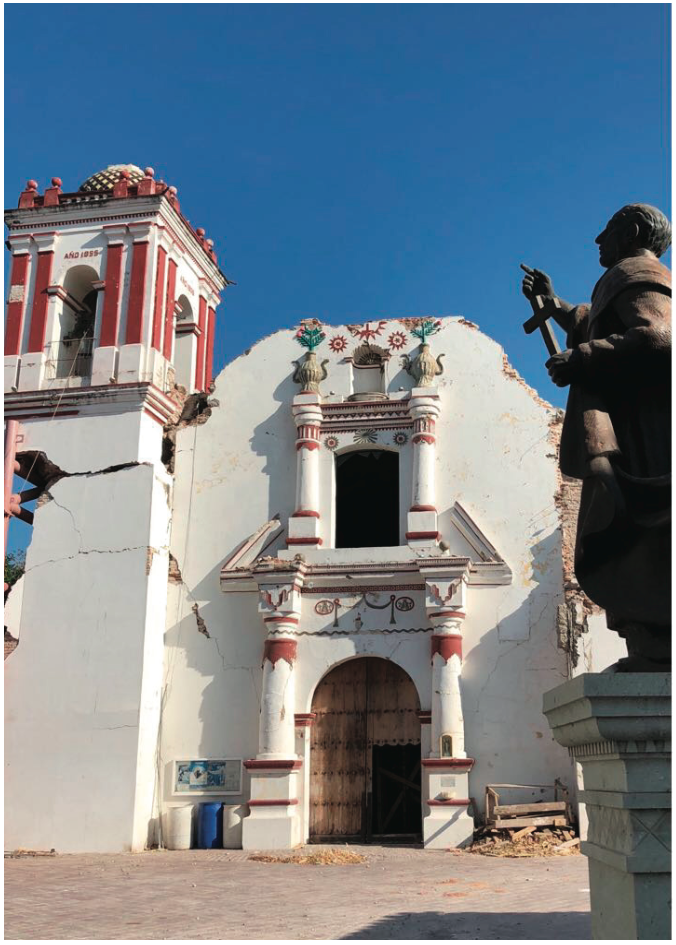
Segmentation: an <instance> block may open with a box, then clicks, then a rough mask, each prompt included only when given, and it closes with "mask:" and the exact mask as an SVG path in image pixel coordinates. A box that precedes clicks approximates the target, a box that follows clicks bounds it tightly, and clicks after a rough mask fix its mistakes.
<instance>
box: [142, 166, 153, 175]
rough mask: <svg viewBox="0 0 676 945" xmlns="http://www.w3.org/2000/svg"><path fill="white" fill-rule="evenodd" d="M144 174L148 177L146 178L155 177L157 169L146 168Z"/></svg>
mask: <svg viewBox="0 0 676 945" xmlns="http://www.w3.org/2000/svg"><path fill="white" fill-rule="evenodd" d="M143 173H144V174H145V175H146V177H154V176H155V169H154V168H153V167H146V168H145V169H144V171H143Z"/></svg>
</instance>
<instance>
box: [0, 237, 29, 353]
mask: <svg viewBox="0 0 676 945" xmlns="http://www.w3.org/2000/svg"><path fill="white" fill-rule="evenodd" d="M29 260H30V256H29V255H28V253H22V254H21V255H20V256H12V272H11V275H10V277H9V301H8V302H7V326H6V329H5V354H19V353H20V352H21V331H22V329H23V313H24V307H25V305H26V295H27V291H28V289H27V281H28V262H29Z"/></svg>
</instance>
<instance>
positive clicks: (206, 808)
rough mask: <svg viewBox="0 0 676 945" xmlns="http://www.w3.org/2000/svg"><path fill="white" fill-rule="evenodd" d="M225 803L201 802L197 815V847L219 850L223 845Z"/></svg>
mask: <svg viewBox="0 0 676 945" xmlns="http://www.w3.org/2000/svg"><path fill="white" fill-rule="evenodd" d="M222 808H223V804H221V803H219V804H200V808H199V813H198V817H197V848H198V849H199V850H217V849H222V847H223V811H222Z"/></svg>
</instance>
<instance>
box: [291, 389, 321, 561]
mask: <svg viewBox="0 0 676 945" xmlns="http://www.w3.org/2000/svg"><path fill="white" fill-rule="evenodd" d="M321 404H322V399H321V395H320V394H318V393H301V394H297V395H296V396H295V397H294V398H293V406H292V408H291V410H292V413H293V419H294V421H295V423H296V428H297V434H296V456H297V466H296V510H295V512H294V513H293V515H292V516H291V518H290V519H289V532H288V538H287V540H286V542H287V545H289V546H290V547H292V546H294V545H315V546H316V545H321V543H322V539H321V537H320V534H319V531H320V518H319V450H320V448H321V444H320V439H319V428H320V424H321V422H322V406H321Z"/></svg>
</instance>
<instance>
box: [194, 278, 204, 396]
mask: <svg viewBox="0 0 676 945" xmlns="http://www.w3.org/2000/svg"><path fill="white" fill-rule="evenodd" d="M206 321H207V300H206V299H205V298H204V296H203V295H200V302H199V316H198V322H197V325H198V328H199V330H200V333H199V337H198V339H197V364H196V366H195V388H196V389H197V390H204V354H205V349H206V343H207V337H206V331H205V329H206Z"/></svg>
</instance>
